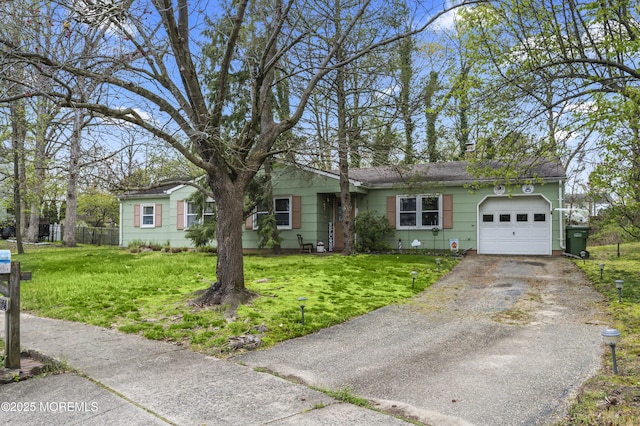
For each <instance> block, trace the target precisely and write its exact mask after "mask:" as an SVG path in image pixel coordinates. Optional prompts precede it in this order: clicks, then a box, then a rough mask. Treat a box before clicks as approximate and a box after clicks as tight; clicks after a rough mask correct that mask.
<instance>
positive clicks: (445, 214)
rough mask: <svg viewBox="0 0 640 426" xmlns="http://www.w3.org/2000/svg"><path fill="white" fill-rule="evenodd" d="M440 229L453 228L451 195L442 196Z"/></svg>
mask: <svg viewBox="0 0 640 426" xmlns="http://www.w3.org/2000/svg"><path fill="white" fill-rule="evenodd" d="M442 228H443V229H452V228H453V194H444V195H443V196H442Z"/></svg>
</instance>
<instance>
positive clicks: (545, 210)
mask: <svg viewBox="0 0 640 426" xmlns="http://www.w3.org/2000/svg"><path fill="white" fill-rule="evenodd" d="M549 211H550V205H549V202H548V201H547V200H545V199H544V198H542V197H539V196H532V197H513V198H506V197H504V198H503V197H500V198H488V199H486V200H485V201H484V202H483V203H482V204H481V205H480V208H479V224H478V230H479V232H478V252H479V253H482V254H534V255H547V254H551V223H550V213H549Z"/></svg>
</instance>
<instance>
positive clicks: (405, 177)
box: [333, 161, 565, 187]
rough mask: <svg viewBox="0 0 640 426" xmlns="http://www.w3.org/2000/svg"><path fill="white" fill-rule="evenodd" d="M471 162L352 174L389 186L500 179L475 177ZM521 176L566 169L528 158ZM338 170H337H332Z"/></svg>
mask: <svg viewBox="0 0 640 426" xmlns="http://www.w3.org/2000/svg"><path fill="white" fill-rule="evenodd" d="M470 166H471V164H470V163H469V162H467V161H451V162H444V163H427V164H415V165H402V166H381V167H369V168H361V169H349V178H350V179H351V180H353V181H358V182H360V183H361V184H362V185H365V186H372V187H375V186H389V185H398V184H405V183H408V182H433V183H441V184H447V183H449V184H464V183H471V182H476V181H479V182H483V181H484V182H487V181H494V180H499V179H500V176H496V177H491V178H488V177H484V178H482V177H479V178H476V177H474V176H473V175H472V174H470V173H469V167H470ZM503 166H504V164H503V163H500V162H498V161H491V162H486V163H479V164H474V165H473V166H472V167H488V168H490V169H494V170H500V168H501V167H503ZM516 169H517V171H518V179H521V180H526V179H543V180H550V179H563V178H564V177H565V170H564V168H563V167H562V165H561V164H560V162H559V161H556V162H553V161H536V162H534V161H529V162H521V163H519V164H518V166H517V168H516ZM333 173H335V174H337V172H335V171H334V172H333Z"/></svg>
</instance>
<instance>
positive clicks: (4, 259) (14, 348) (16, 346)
mask: <svg viewBox="0 0 640 426" xmlns="http://www.w3.org/2000/svg"><path fill="white" fill-rule="evenodd" d="M7 252H8V253H7ZM30 279H31V273H30V272H26V273H24V274H21V272H20V263H17V262H11V252H10V251H9V250H0V293H1V294H2V295H3V296H6V297H1V298H0V312H1V311H4V314H5V321H4V327H5V333H4V335H5V342H4V366H5V368H10V369H13V370H18V369H20V280H30ZM5 282H6V283H7V284H5Z"/></svg>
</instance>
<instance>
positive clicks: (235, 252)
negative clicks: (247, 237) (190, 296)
mask: <svg viewBox="0 0 640 426" xmlns="http://www.w3.org/2000/svg"><path fill="white" fill-rule="evenodd" d="M209 182H210V187H211V188H212V189H213V194H214V196H215V200H216V208H217V212H218V222H217V234H216V238H217V240H218V249H217V250H218V259H217V264H216V276H217V279H218V281H217V282H216V283H215V284H213V285H212V286H211V287H209V288H208V289H207V290H206V291H205V293H203V294H202V295H201V296H200V297H199V298H198V299H197V300H196V302H195V303H196V304H203V305H211V304H215V305H228V306H229V308H230V309H231V310H235V308H236V307H237V306H238V305H239V304H242V303H245V302H247V301H248V300H250V299H251V297H252V296H253V293H252V292H250V291H249V290H247V289H246V288H245V286H244V267H243V258H242V256H243V252H242V226H243V223H244V221H243V215H242V210H243V206H244V192H245V188H244V186H243V185H242V184H241V183H239V182H236V183H234V182H231V181H230V180H227V181H226V182H221V181H220V180H215V181H214V180H213V178H212V177H211V176H209Z"/></svg>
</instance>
